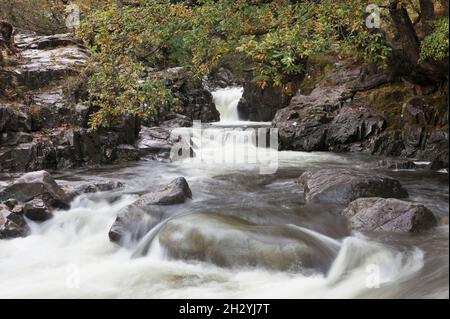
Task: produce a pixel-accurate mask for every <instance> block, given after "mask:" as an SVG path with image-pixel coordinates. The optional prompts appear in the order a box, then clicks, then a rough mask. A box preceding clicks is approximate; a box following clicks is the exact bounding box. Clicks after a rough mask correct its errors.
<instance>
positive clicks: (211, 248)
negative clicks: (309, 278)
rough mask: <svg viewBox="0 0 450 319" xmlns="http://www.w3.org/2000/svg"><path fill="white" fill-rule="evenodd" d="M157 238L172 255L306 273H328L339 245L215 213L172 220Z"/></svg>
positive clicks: (289, 229) (284, 227) (285, 227)
mask: <svg viewBox="0 0 450 319" xmlns="http://www.w3.org/2000/svg"><path fill="white" fill-rule="evenodd" d="M158 238H159V243H160V245H161V246H162V247H163V248H164V249H165V251H166V252H167V253H168V255H169V256H170V257H171V258H175V259H180V260H200V261H204V262H210V263H213V264H216V265H218V266H221V267H264V268H268V269H275V270H281V271H302V272H305V273H307V272H308V271H309V272H323V273H324V272H326V271H327V270H328V269H329V267H330V265H331V262H332V260H333V258H334V257H335V254H336V250H335V249H336V248H337V247H330V246H327V245H325V244H324V243H323V242H321V241H320V240H318V239H317V238H315V237H314V236H312V235H310V234H308V233H306V232H304V231H302V230H301V229H298V228H296V227H295V226H288V225H280V226H260V225H257V224H253V223H249V222H246V221H244V220H242V219H239V218H235V217H225V216H220V215H216V214H190V215H187V216H182V217H178V218H174V219H171V220H169V221H168V222H167V224H166V225H165V226H164V227H163V228H162V229H161V231H160V233H159V236H158V237H157V238H156V239H155V240H158Z"/></svg>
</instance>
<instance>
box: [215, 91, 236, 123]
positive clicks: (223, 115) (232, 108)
mask: <svg viewBox="0 0 450 319" xmlns="http://www.w3.org/2000/svg"><path fill="white" fill-rule="evenodd" d="M243 92H244V89H243V88H241V87H235V88H226V89H219V90H216V91H214V92H212V96H213V101H214V104H215V105H216V108H217V110H218V111H219V113H220V121H221V122H237V121H239V115H238V110H237V106H238V104H239V100H240V99H241V97H242V93H243Z"/></svg>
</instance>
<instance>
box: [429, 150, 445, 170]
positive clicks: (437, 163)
mask: <svg viewBox="0 0 450 319" xmlns="http://www.w3.org/2000/svg"><path fill="white" fill-rule="evenodd" d="M445 168H447V169H448V149H447V150H445V151H442V152H441V153H438V154H437V155H436V156H435V157H434V159H433V161H432V162H431V164H430V169H432V170H434V171H439V170H441V169H445Z"/></svg>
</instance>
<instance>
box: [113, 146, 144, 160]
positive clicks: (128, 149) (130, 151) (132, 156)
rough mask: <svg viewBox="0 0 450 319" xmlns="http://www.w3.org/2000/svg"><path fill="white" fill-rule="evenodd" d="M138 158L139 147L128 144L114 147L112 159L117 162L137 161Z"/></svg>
mask: <svg viewBox="0 0 450 319" xmlns="http://www.w3.org/2000/svg"><path fill="white" fill-rule="evenodd" d="M139 158H140V152H139V149H137V148H136V147H134V146H133V145H129V144H121V145H118V146H117V147H116V148H115V149H114V161H115V162H118V163H123V162H131V161H138V160H139Z"/></svg>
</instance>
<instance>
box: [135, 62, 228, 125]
mask: <svg viewBox="0 0 450 319" xmlns="http://www.w3.org/2000/svg"><path fill="white" fill-rule="evenodd" d="M149 77H150V78H157V79H161V80H163V81H164V82H165V84H166V87H168V88H169V89H170V90H171V91H172V93H173V95H174V96H175V97H176V98H178V100H179V101H180V102H181V108H182V109H181V111H180V112H179V113H180V114H181V115H184V116H186V117H187V118H188V119H190V121H191V122H192V121H193V120H200V121H202V122H205V123H207V122H217V121H219V120H220V114H219V112H218V111H217V109H216V107H215V105H214V103H213V97H212V95H211V93H210V92H209V91H208V90H207V89H206V88H205V87H204V86H203V83H202V81H200V80H197V79H195V78H194V77H193V76H192V74H191V73H190V72H189V71H188V70H187V69H185V68H183V67H176V68H169V69H166V70H163V71H154V72H150V74H149ZM158 112H159V114H158V115H157V116H156V117H152V118H149V119H148V120H146V121H143V124H144V125H146V126H155V125H160V124H161V123H163V122H165V123H166V124H165V125H166V126H167V125H168V123H167V121H171V120H172V122H171V123H170V125H172V126H173V125H174V124H182V126H183V127H184V126H186V125H187V122H186V121H181V120H178V122H177V121H173V119H174V113H173V112H172V110H170V107H169V106H161V107H160V108H159V110H158Z"/></svg>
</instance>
